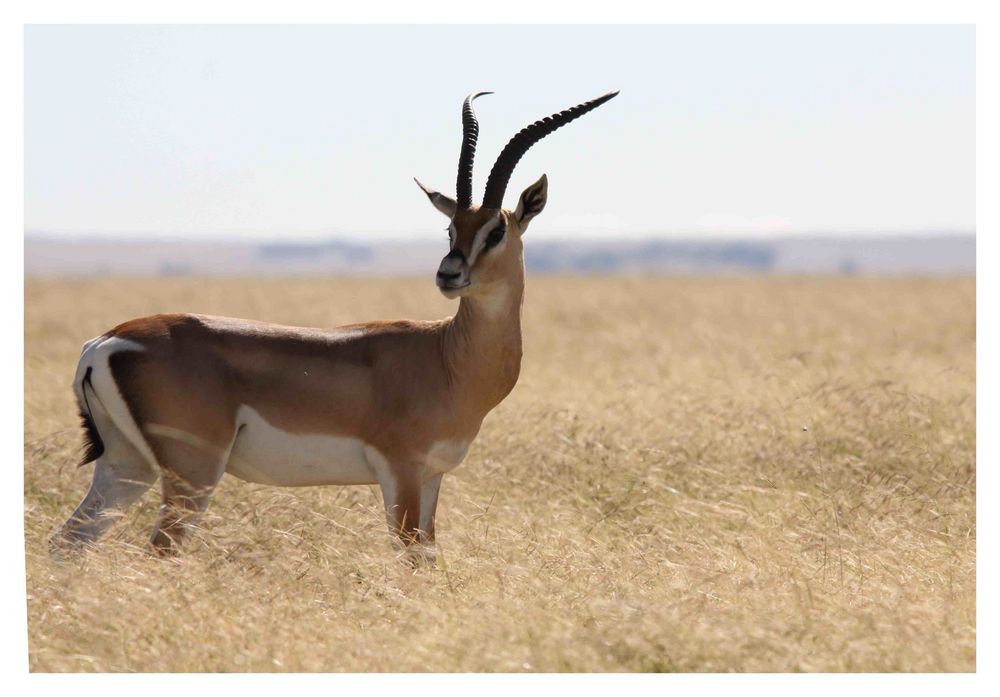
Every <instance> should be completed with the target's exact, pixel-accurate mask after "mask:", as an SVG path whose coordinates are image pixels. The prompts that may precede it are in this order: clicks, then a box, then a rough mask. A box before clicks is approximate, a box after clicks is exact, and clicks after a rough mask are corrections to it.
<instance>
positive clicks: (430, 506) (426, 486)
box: [419, 474, 444, 563]
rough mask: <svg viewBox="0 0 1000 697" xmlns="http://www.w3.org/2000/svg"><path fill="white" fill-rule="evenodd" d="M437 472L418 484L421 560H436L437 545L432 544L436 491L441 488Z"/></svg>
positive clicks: (436, 499)
mask: <svg viewBox="0 0 1000 697" xmlns="http://www.w3.org/2000/svg"><path fill="white" fill-rule="evenodd" d="M443 476H444V475H442V474H438V475H435V476H433V477H431V478H430V479H425V480H424V482H423V484H421V486H420V525H419V539H420V545H419V547H420V554H421V556H422V557H423V559H422V560H423V561H425V562H429V563H434V562H435V561H436V560H437V546H436V545H435V544H434V522H435V520H434V519H435V517H436V512H437V502H438V491H440V489H441V478H442V477H443Z"/></svg>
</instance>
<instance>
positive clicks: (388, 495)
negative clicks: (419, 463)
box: [379, 466, 421, 562]
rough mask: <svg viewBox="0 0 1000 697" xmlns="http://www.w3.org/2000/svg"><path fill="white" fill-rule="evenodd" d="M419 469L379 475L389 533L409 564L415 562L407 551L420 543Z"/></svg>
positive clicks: (411, 553) (400, 468) (406, 467)
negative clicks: (390, 532) (392, 534)
mask: <svg viewBox="0 0 1000 697" xmlns="http://www.w3.org/2000/svg"><path fill="white" fill-rule="evenodd" d="M420 469H421V468H419V467H416V466H402V467H397V468H392V469H389V468H386V469H384V470H383V471H381V472H379V487H380V488H381V489H382V502H383V504H384V505H385V517H386V521H387V522H388V523H389V530H390V531H392V532H393V533H394V535H395V540H396V544H397V549H399V550H400V551H401V552H403V556H404V557H405V558H406V559H407V560H409V561H411V562H413V561H416V560H415V559H414V555H413V551H411V548H413V547H414V545H415V544H417V543H419V542H420V530H419V525H420V495H421V491H420V490H421V485H420Z"/></svg>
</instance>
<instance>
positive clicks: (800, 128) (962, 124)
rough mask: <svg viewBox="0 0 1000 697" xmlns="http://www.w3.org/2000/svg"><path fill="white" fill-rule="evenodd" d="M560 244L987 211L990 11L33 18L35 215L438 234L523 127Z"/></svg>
mask: <svg viewBox="0 0 1000 697" xmlns="http://www.w3.org/2000/svg"><path fill="white" fill-rule="evenodd" d="M611 89H621V90H622V93H621V95H619V97H618V98H617V99H615V100H612V101H611V102H609V103H608V104H606V105H605V106H602V107H601V108H599V109H598V110H596V111H594V112H592V113H590V114H588V115H586V116H585V117H583V118H582V119H580V120H579V121H576V122H574V123H573V124H571V125H569V126H567V127H565V128H564V129H561V130H560V131H558V132H556V133H555V134H553V135H551V136H549V137H548V138H547V139H545V140H543V141H542V142H540V143H539V144H538V145H536V146H535V147H534V148H533V149H532V150H531V151H530V152H529V153H528V154H527V155H526V156H525V157H524V159H523V160H522V161H521V163H520V165H519V166H518V168H517V170H516V171H515V173H514V176H513V178H512V180H511V184H510V188H509V189H508V192H507V198H506V200H505V203H506V205H507V206H509V207H513V206H514V205H515V204H516V201H517V195H518V194H519V193H520V191H521V189H523V188H524V187H525V186H527V185H528V184H530V183H531V182H533V181H534V180H535V179H536V178H537V177H538V176H539V175H540V174H541V173H542V172H545V173H547V174H548V175H549V181H550V184H549V205H548V207H547V209H546V211H545V213H544V214H543V216H541V217H539V218H538V220H537V221H536V222H535V223H534V224H533V226H532V232H533V234H537V235H538V236H539V237H547V238H565V237H568V236H571V235H583V236H587V237H603V238H608V237H615V236H620V235H627V236H646V235H658V236H670V235H673V236H683V237H688V236H691V235H706V236H707V235H717V234H753V235H769V234H795V233H814V232H823V233H831V234H833V233H858V232H864V233H871V232H876V233H878V232H883V233H898V232H909V231H930V230H933V231H937V230H951V231H961V232H969V231H972V230H974V228H975V31H974V29H973V28H972V27H971V26H918V25H912V26H830V25H827V26H682V25H674V26H655V25H647V26H627V25H622V26H516V25H513V26H472V27H470V26H235V27H227V26H151V27H137V26H110V27H102V26H76V27H71V26H33V27H29V28H28V29H27V30H26V35H25V227H26V229H27V230H29V231H43V232H51V233H60V234H65V235H86V234H94V233H98V234H111V235H134V234H153V235H158V236H183V237H205V238H207V237H211V238H251V237H252V238H273V237H279V236H280V237H286V238H291V237H294V238H315V237H327V236H330V235H341V236H346V237H354V238H375V237H392V238H404V239H412V240H423V239H426V240H433V239H435V237H434V236H435V235H441V236H443V235H444V233H443V232H442V230H443V228H444V225H445V221H444V219H443V218H441V217H440V214H438V213H437V212H436V211H434V210H433V209H432V208H431V207H430V205H429V204H428V203H427V202H426V199H424V197H423V195H422V194H421V193H420V192H419V190H418V189H417V188H416V186H415V185H414V183H413V181H412V177H413V176H417V177H419V178H420V179H421V181H423V182H424V183H425V184H428V185H430V186H433V187H435V188H438V189H440V190H442V191H444V192H446V193H448V194H450V195H454V182H455V166H456V163H457V158H458V146H459V142H460V136H461V129H460V107H461V100H462V98H463V97H464V96H465V94H466V93H468V92H471V91H473V90H493V91H494V92H495V93H496V94H494V95H490V96H486V97H483V98H482V99H480V100H479V101H478V102H477V112H478V115H479V120H480V128H481V133H480V140H479V150H478V158H479V159H478V162H477V168H476V177H475V197H476V198H477V199H478V198H479V197H481V195H482V187H483V185H484V183H485V179H486V175H487V174H488V173H489V168H490V166H491V165H492V162H493V159H494V158H495V157H496V154H497V153H498V152H499V150H500V149H501V148H502V146H503V144H504V143H506V141H507V140H508V139H509V138H510V137H511V136H512V135H513V134H514V133H515V132H516V131H517V130H519V129H520V128H521V127H523V126H524V125H526V124H527V123H529V122H530V121H533V120H534V119H537V118H539V117H542V116H546V115H548V114H550V113H552V112H555V111H559V110H561V109H563V108H566V107H568V106H571V105H573V104H576V103H577V102H580V101H583V100H586V99H589V98H592V97H595V96H598V95H600V94H603V93H604V92H606V91H608V90H611Z"/></svg>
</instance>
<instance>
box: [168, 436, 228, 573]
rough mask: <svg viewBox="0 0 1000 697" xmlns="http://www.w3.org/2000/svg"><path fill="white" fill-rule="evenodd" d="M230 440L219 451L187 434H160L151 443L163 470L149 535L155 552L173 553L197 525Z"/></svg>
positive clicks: (222, 470) (223, 466) (220, 472)
mask: <svg viewBox="0 0 1000 697" xmlns="http://www.w3.org/2000/svg"><path fill="white" fill-rule="evenodd" d="M233 442H235V441H233ZM233 442H230V443H229V444H228V445H227V446H226V447H224V448H223V449H222V452H221V453H220V451H219V449H218V448H216V447H213V446H212V445H211V444H210V443H208V442H205V441H201V440H199V439H197V438H195V437H192V436H191V435H190V434H188V435H187V436H179V435H178V434H174V435H171V436H168V437H167V438H163V437H161V438H160V439H159V442H156V443H155V444H154V446H153V449H154V451H156V454H157V459H158V460H159V461H160V463H161V466H162V474H163V477H162V484H163V500H162V502H161V504H160V514H159V517H158V518H157V520H156V526H155V527H154V528H153V536H152V539H151V542H152V544H153V548H154V549H155V550H156V551H157V552H158V553H160V554H162V555H165V556H166V555H172V554H175V553H176V552H177V550H178V548H179V547H180V545H181V543H182V542H183V541H184V538H185V537H186V536H187V535H188V533H189V532H190V531H191V529H192V528H194V527H195V526H197V524H198V520H199V519H200V518H201V515H202V514H203V513H204V512H205V510H206V509H207V508H208V504H209V502H210V501H211V500H212V494H213V493H214V492H215V487H216V485H218V483H219V480H220V479H222V475H223V474H224V473H225V471H226V463H227V461H228V460H229V453H230V452H231V451H232V445H233Z"/></svg>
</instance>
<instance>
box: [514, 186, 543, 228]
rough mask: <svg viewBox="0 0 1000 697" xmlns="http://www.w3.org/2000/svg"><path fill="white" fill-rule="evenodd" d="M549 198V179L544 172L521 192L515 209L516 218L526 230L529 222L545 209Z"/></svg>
mask: <svg viewBox="0 0 1000 697" xmlns="http://www.w3.org/2000/svg"><path fill="white" fill-rule="evenodd" d="M548 198H549V179H548V177H546V176H545V175H544V174H543V175H542V176H541V178H540V179H539V180H538V181H536V182H535V183H534V184H532V185H531V186H529V187H528V188H527V189H525V190H524V193H522V194H521V198H520V200H518V202H517V210H516V211H514V218H515V219H516V220H517V222H518V225H519V226H520V227H521V232H524V231H525V230H526V229H527V227H528V222H529V221H530V220H531V219H532V218H534V217H535V216H536V215H538V214H539V213H541V212H542V211H543V210H545V202H546V201H547V200H548Z"/></svg>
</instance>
